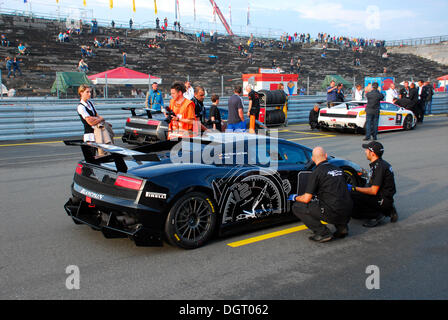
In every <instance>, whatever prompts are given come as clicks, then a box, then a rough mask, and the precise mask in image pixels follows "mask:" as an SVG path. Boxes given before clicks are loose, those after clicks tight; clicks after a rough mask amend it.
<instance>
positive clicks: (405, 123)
mask: <svg viewBox="0 0 448 320" xmlns="http://www.w3.org/2000/svg"><path fill="white" fill-rule="evenodd" d="M403 129H404V130H406V131H408V130H412V129H414V127H413V126H412V116H411V115H409V114H408V115H407V116H406V118H404V121H403Z"/></svg>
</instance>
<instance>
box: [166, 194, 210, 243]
mask: <svg viewBox="0 0 448 320" xmlns="http://www.w3.org/2000/svg"><path fill="white" fill-rule="evenodd" d="M215 208H216V205H215V204H214V202H213V200H212V198H211V197H209V196H208V195H206V194H205V193H202V192H190V193H187V194H185V195H184V196H182V197H180V198H179V199H178V200H176V202H175V203H174V204H173V206H172V207H171V209H170V211H169V213H168V216H167V218H166V222H165V236H166V238H167V240H168V242H169V243H171V244H173V245H176V246H178V247H180V248H183V249H195V248H198V247H200V246H202V245H203V244H204V243H206V242H207V241H208V240H209V239H210V237H211V236H212V235H213V232H214V230H215V226H216V222H217V216H216V212H215Z"/></svg>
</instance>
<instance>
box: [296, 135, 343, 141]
mask: <svg viewBox="0 0 448 320" xmlns="http://www.w3.org/2000/svg"><path fill="white" fill-rule="evenodd" d="M332 137H336V135H332V134H327V135H322V136H317V137H306V138H294V139H287V140H289V141H299V140H311V139H323V138H332Z"/></svg>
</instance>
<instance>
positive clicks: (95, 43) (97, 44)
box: [93, 37, 103, 48]
mask: <svg viewBox="0 0 448 320" xmlns="http://www.w3.org/2000/svg"><path fill="white" fill-rule="evenodd" d="M93 44H94V46H95V47H96V48H101V47H102V46H103V44H102V43H101V42H100V41H98V39H97V38H96V37H95V39H94V40H93Z"/></svg>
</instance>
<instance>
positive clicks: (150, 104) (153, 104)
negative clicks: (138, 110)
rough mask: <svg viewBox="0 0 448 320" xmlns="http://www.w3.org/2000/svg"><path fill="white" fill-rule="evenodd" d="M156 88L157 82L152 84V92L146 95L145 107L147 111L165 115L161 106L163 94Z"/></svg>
mask: <svg viewBox="0 0 448 320" xmlns="http://www.w3.org/2000/svg"><path fill="white" fill-rule="evenodd" d="M157 87H158V84H157V82H154V83H153V84H152V90H151V91H150V92H148V94H147V95H146V102H145V107H146V108H149V109H154V110H160V111H162V112H163V113H165V108H164V105H163V94H162V92H161V91H160V90H159V89H158V88H157Z"/></svg>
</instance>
